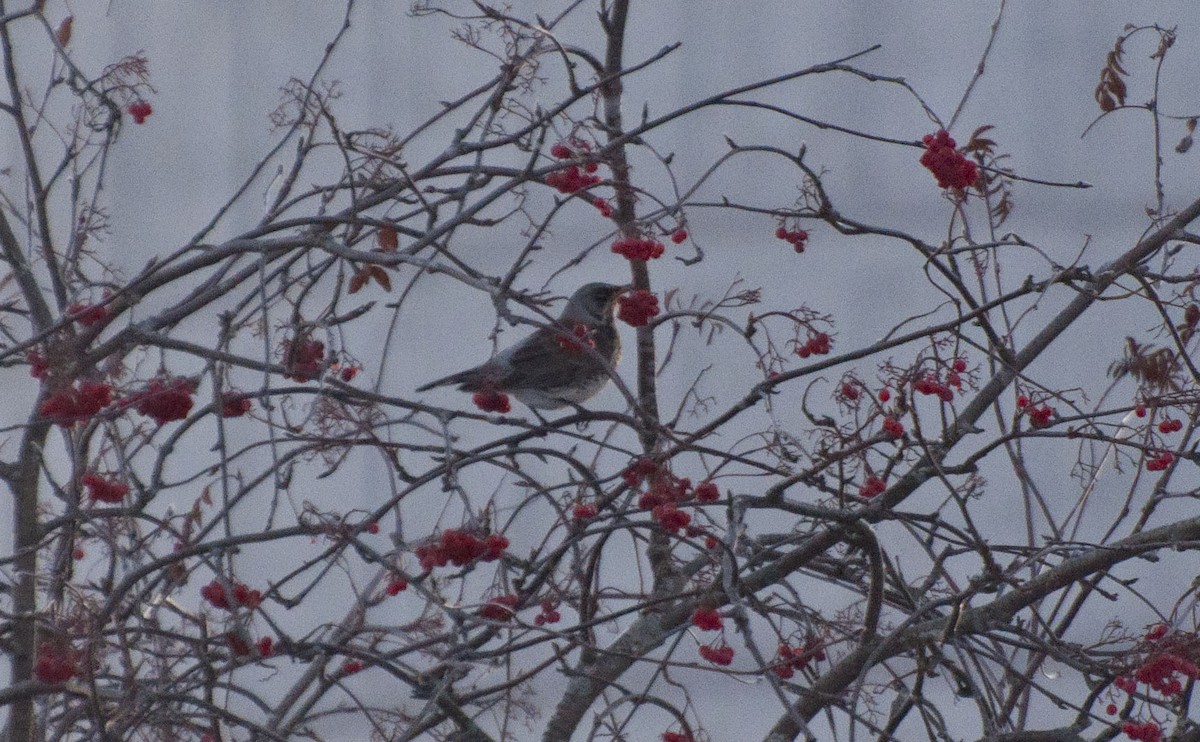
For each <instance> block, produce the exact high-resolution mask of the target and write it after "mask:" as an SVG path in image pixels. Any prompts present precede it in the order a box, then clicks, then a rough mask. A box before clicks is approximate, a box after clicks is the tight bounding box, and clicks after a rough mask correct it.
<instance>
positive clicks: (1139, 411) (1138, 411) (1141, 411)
mask: <svg viewBox="0 0 1200 742" xmlns="http://www.w3.org/2000/svg"><path fill="white" fill-rule="evenodd" d="M1133 414H1135V415H1137V416H1138V417H1145V416H1146V405H1144V404H1140V405H1138V406H1137V407H1134V408H1133Z"/></svg>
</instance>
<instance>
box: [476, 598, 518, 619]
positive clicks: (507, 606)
mask: <svg viewBox="0 0 1200 742" xmlns="http://www.w3.org/2000/svg"><path fill="white" fill-rule="evenodd" d="M518 602H520V598H518V597H517V596H516V595H499V596H497V597H495V598H492V599H491V600H489V601H488V602H486V603H484V604H483V607H482V608H480V609H479V615H480V616H481V617H483V618H487V619H490V620H492V621H508V620H510V619H512V618H513V617H514V616H516V615H517V614H516V611H514V610H513V609H514V608H516V606H517V603H518Z"/></svg>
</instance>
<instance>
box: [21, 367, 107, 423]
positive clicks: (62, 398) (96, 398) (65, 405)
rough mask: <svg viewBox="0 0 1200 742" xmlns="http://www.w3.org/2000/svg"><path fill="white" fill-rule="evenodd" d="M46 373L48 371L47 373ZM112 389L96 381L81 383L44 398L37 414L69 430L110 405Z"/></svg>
mask: <svg viewBox="0 0 1200 742" xmlns="http://www.w3.org/2000/svg"><path fill="white" fill-rule="evenodd" d="M47 373H48V371H47ZM112 399H113V388H112V387H111V386H109V385H108V384H103V383H100V382H97V381H81V382H78V383H77V384H74V385H71V386H66V387H63V388H61V389H59V390H57V391H55V392H54V393H52V394H51V395H50V396H48V397H46V399H45V401H43V402H42V404H41V406H40V407H39V408H38V414H40V415H41V416H42V417H44V418H46V419H47V420H50V421H51V422H53V423H54V424H56V425H61V426H62V427H64V428H69V427H71V426H72V425H74V424H75V423H77V422H81V421H83V420H89V419H91V418H93V417H95V416H96V415H97V414H98V413H99V412H100V411H101V410H103V409H104V408H105V407H107V406H108V405H109V404H111V403H112Z"/></svg>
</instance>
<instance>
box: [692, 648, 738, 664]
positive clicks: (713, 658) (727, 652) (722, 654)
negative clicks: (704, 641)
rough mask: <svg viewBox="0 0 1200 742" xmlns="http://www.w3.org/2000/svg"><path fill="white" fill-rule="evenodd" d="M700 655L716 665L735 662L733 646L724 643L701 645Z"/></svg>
mask: <svg viewBox="0 0 1200 742" xmlns="http://www.w3.org/2000/svg"><path fill="white" fill-rule="evenodd" d="M700 656H701V657H703V658H704V659H706V660H708V661H709V662H711V663H713V664H714V665H728V664H730V663H732V662H733V647H731V646H729V645H727V644H724V645H721V646H719V647H709V646H701V647H700Z"/></svg>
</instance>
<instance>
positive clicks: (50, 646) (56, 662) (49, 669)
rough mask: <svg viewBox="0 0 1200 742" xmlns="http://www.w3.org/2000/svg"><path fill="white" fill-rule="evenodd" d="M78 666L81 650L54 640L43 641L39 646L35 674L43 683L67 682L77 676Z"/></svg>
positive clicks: (34, 668)
mask: <svg viewBox="0 0 1200 742" xmlns="http://www.w3.org/2000/svg"><path fill="white" fill-rule="evenodd" d="M78 667H79V652H77V651H76V650H74V649H72V648H70V647H60V646H58V645H56V644H54V643H53V642H42V643H41V644H40V645H39V646H38V651H37V661H36V662H35V663H34V666H33V674H34V675H35V676H36V677H37V679H38V680H40V681H42V682H43V683H65V682H66V681H68V680H70V679H71V678H73V677H75V673H76V672H78Z"/></svg>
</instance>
